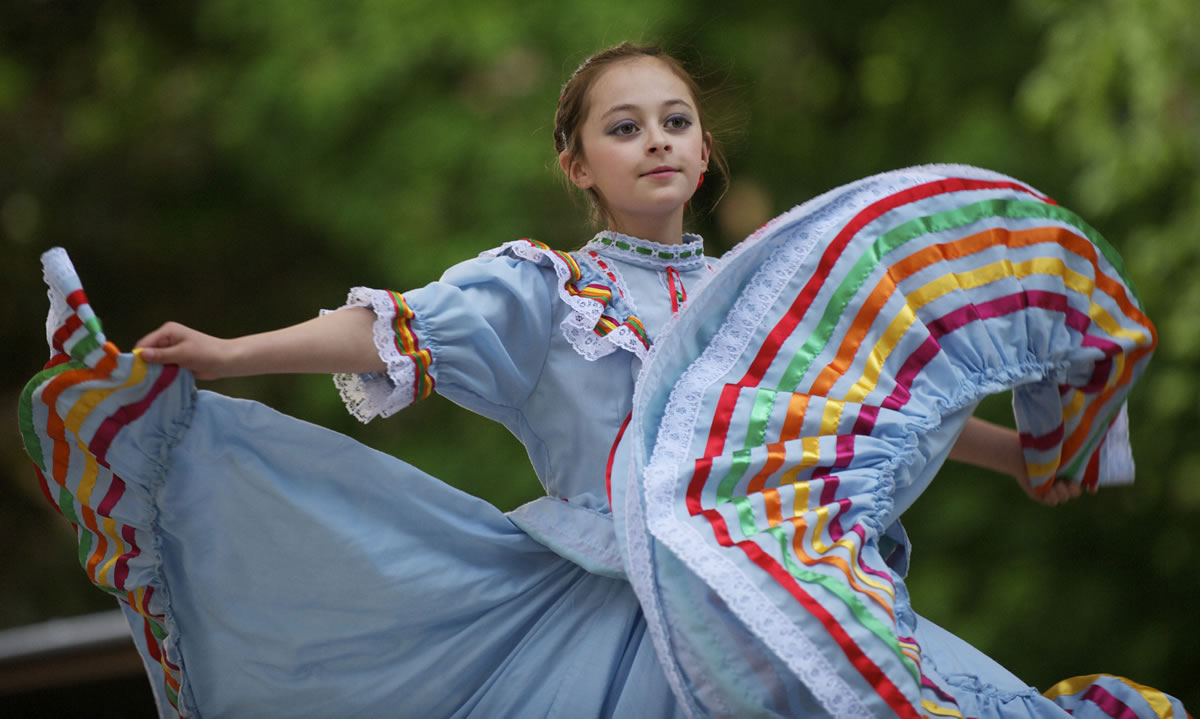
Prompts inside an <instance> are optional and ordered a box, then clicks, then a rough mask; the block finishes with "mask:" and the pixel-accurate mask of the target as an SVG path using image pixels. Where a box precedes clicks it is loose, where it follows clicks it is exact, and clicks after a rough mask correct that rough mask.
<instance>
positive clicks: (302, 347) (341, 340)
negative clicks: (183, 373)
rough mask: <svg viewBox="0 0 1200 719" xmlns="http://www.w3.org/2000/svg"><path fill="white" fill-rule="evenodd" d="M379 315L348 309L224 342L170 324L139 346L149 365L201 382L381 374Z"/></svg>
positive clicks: (175, 323)
mask: <svg viewBox="0 0 1200 719" xmlns="http://www.w3.org/2000/svg"><path fill="white" fill-rule="evenodd" d="M374 322H375V313H374V312H372V311H371V310H369V309H366V308H364V307H348V308H345V309H341V310H338V311H337V312H330V313H329V314H327V315H322V316H320V317H316V318H314V319H311V320H308V321H307V322H301V323H300V324H298V325H292V326H291V327H285V328H283V329H280V330H274V331H272V332H263V333H261V334H255V335H246V336H245V337H237V338H235V339H221V338H218V337H213V336H211V335H206V334H204V333H203V332H198V331H196V330H194V329H192V328H190V327H186V326H184V325H181V324H179V323H178V322H168V323H166V324H165V325H163V326H162V327H159V328H158V329H156V330H154V331H153V332H151V333H150V334H148V335H146V336H145V337H143V338H142V339H141V340H139V341H138V343H137V348H140V350H141V355H142V358H143V359H144V360H146V361H147V362H152V363H155V364H177V365H179V366H181V367H184V368H185V369H189V370H191V371H192V372H194V373H195V375H196V377H197V378H198V379H220V378H222V377H243V376H246V375H255V374H286V373H304V372H311V373H335V372H345V373H355V372H383V371H385V370H386V369H387V368H386V366H385V365H384V363H383V360H382V359H380V358H379V353H378V352H377V351H376V349H375V342H374V338H373V329H372V327H373V324H374Z"/></svg>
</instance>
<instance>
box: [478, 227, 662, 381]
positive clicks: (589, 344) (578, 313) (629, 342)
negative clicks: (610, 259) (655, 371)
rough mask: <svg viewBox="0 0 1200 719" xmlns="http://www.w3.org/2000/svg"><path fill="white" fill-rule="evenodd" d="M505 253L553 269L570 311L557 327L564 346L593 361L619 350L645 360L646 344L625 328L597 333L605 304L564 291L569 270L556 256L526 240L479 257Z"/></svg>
mask: <svg viewBox="0 0 1200 719" xmlns="http://www.w3.org/2000/svg"><path fill="white" fill-rule="evenodd" d="M506 253H507V254H510V255H512V256H513V257H517V258H519V259H522V260H529V261H530V262H536V263H538V264H546V263H549V264H550V266H552V267H553V268H554V272H555V274H556V275H557V276H558V283H557V286H558V297H559V299H561V300H562V301H563V302H565V303H566V304H567V306H568V307H570V308H571V310H572V311H571V314H569V315H567V317H566V318H565V319H564V320H563V321H562V323H561V324H560V325H559V328H560V329H561V330H562V333H563V337H565V338H566V340H567V343H568V344H570V345H571V347H572V348H573V349H574V350H575V351H576V352H578V353H579V355H580V356H581V357H583V358H584V359H586V360H589V361H594V360H597V359H600V358H601V357H604V356H606V355H610V354H612V353H613V352H615V351H616V350H618V349H622V350H626V351H627V352H631V353H633V355H634V356H636V357H637V358H638V359H640V360H644V359H645V358H646V345H645V344H643V343H642V340H641V338H639V337H638V336H637V334H636V333H634V331H633V330H632V329H630V328H629V327H628V326H625V325H620V326H618V327H617V328H616V329H614V330H612V331H611V332H609V333H608V334H606V335H604V336H603V337H601V336H600V335H598V334H596V331H595V328H596V325H597V324H598V323H599V322H600V316H601V315H602V314H603V313H604V308H605V305H604V304H602V303H600V302H597V301H595V300H593V299H589V298H587V297H580V296H577V295H572V294H571V293H570V292H568V291H567V283H568V282H570V281H571V268H570V267H569V266H568V265H567V263H566V261H565V260H563V259H562V258H561V257H559V256H558V254H557V253H555V252H554V251H553V250H549V249H544V248H541V247H538V246H537V245H534V244H532V243H531V242H529V241H528V240H516V241H513V242H506V243H504V244H503V245H500V246H499V247H497V248H495V249H492V250H488V251H486V252H484V253H482V254H481V255H480V256H481V257H497V256H500V255H503V254H506ZM576 262H578V259H577V260H576ZM588 268H589V269H592V266H591V265H589V266H588ZM602 276H603V275H601V277H602ZM596 279H599V278H596ZM604 284H607V282H606V283H604ZM614 302H616V298H614Z"/></svg>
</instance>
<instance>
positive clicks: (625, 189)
mask: <svg viewBox="0 0 1200 719" xmlns="http://www.w3.org/2000/svg"><path fill="white" fill-rule="evenodd" d="M699 119H700V118H699V113H698V112H697V107H696V100H695V98H693V97H692V94H691V92H690V91H689V90H688V87H687V85H685V84H684V82H683V81H682V80H680V79H679V77H677V76H676V75H675V73H674V72H672V71H671V70H670V69H669V68H668V67H667V66H666V65H664V64H663V63H662V62H660V61H659V60H656V59H654V58H652V57H645V58H636V59H631V60H626V61H622V62H620V63H617V64H615V65H613V66H612V67H609V68H608V69H606V70H605V71H604V72H603V73H602V74H601V75H600V76H599V77H598V78H596V81H595V83H594V84H593V85H592V87H591V90H590V92H589V94H588V113H587V117H586V118H585V119H584V122H583V125H582V126H581V128H580V135H579V139H580V148H581V149H580V151H579V152H578V153H576V154H575V155H569V154H568V153H566V152H564V153H563V154H561V155H560V156H559V162H560V163H561V164H562V167H563V170H564V171H565V172H566V173H567V177H568V178H570V180H571V182H573V183H574V184H575V185H576V186H577V187H579V188H581V189H584V190H587V189H592V190H595V191H596V192H597V193H598V194H599V195H600V199H601V201H602V203H603V206H604V209H605V210H606V211H607V214H608V219H609V227H610V229H614V230H618V231H621V232H625V233H627V234H631V235H635V236H639V237H645V238H647V239H657V240H659V241H664V239H665V241H674V242H678V241H679V235H681V234H682V226H683V207H684V204H685V203H686V202H687V201H688V199H689V198H691V196H692V194H693V193H694V192H695V191H696V185H697V184H698V183H699V182H700V176H701V174H703V172H704V171H705V169H707V167H708V155H709V148H710V146H711V139H710V137H709V136H708V135H707V134H706V133H705V132H704V131H703V130H702V129H701V127H700V121H699ZM664 230H666V231H667V232H666V233H664ZM671 233H674V239H673V240H672V239H671V238H670V235H671Z"/></svg>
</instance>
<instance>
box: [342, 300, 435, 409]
mask: <svg viewBox="0 0 1200 719" xmlns="http://www.w3.org/2000/svg"><path fill="white" fill-rule="evenodd" d="M347 307H366V308H368V309H370V310H372V311H373V312H374V313H375V323H374V325H373V335H374V339H375V349H376V350H377V351H378V352H379V357H380V359H382V360H383V361H384V364H386V365H387V372H386V373H384V372H369V373H361V374H335V375H333V384H334V386H336V387H337V388H338V393H339V394H340V395H341V397H342V402H344V403H345V405H346V411H347V412H349V413H350V414H351V415H352V416H353V417H354V418H355V419H357V420H358V421H360V422H364V423H365V422H370V421H371V420H372V419H375V418H376V417H390V416H391V415H393V414H395V413H397V412H399V411H400V410H402V409H404V408H405V407H407V406H408V405H410V404H412V403H413V402H414V401H416V389H415V388H416V381H417V363H416V360H414V359H413V358H412V357H411V356H409V355H407V354H404V353H403V352H401V351H400V348H399V347H397V346H396V340H395V329H394V323H395V320H396V303H395V301H394V300H393V299H392V295H391V293H389V292H386V291H384V290H373V289H370V288H367V287H355V288H353V289H351V290H350V294H349V295H348V296H347V297H346V304H344V305H342V306H341V307H339V308H338V309H345V308H347ZM331 311H332V312H336V311H337V310H322V312H321V314H328V313H329V312H331Z"/></svg>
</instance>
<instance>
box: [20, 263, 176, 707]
mask: <svg viewBox="0 0 1200 719" xmlns="http://www.w3.org/2000/svg"><path fill="white" fill-rule="evenodd" d="M55 252H60V253H61V252H62V251H61V250H51V253H55ZM48 254H50V253H48ZM63 259H64V260H65V255H64V256H63ZM68 267H69V265H68ZM47 279H48V280H51V287H52V289H51V291H52V292H59V293H60V299H61V300H64V301H65V306H66V307H68V308H69V312H68V313H65V316H63V317H61V321H60V322H59V323H57V326H56V328H55V329H54V331H53V333H52V337H51V345H52V347H53V351H54V354H53V356H52V357H51V359H50V361H49V362H48V363H47V364H46V368H45V369H44V370H43V371H42V372H40V373H39V374H37V375H36V376H35V377H34V378H33V379H32V380H31V381H30V382H29V383H28V384H27V385H26V387H25V390H24V392H23V393H22V394H21V399H20V405H19V408H18V417H19V424H20V428H21V434H22V437H23V439H24V442H25V448H26V451H27V452H28V453H29V456H30V457H31V458H32V459H33V462H34V465H35V471H36V474H37V478H38V482H39V484H40V486H41V489H42V493H43V494H44V495H45V497H46V499H47V501H49V502H50V503H51V505H53V506H54V507H55V508H56V509H57V510H58V511H59V513H61V514H62V516H63V517H64V518H66V520H67V521H68V522H70V523H71V525H72V526H73V527H74V529H75V534H76V537H77V547H78V556H79V563H80V565H82V566H83V568H84V571H85V572H86V573H87V576H88V578H89V579H90V580H91V581H92V582H93V583H94V584H95V585H96V586H98V587H100V588H101V589H103V590H105V591H107V592H109V593H111V594H113V595H115V596H116V597H117V598H118V599H119V600H120V601H121V602H122V603H124V604H125V605H127V606H128V608H129V609H130V610H132V612H134V613H136V615H140V617H141V623H142V631H141V632H140V633H139V634H140V635H141V636H135V642H137V643H138V644H139V645H141V646H142V648H143V649H144V653H145V654H146V655H147V656H149V657H151V658H152V659H153V660H154V661H155V662H157V663H158V666H159V668H161V672H160V673H159V672H156V673H159V674H160V677H159V679H160V680H161V682H162V686H163V689H164V691H165V695H166V697H167V699H168V700H169V701H170V703H171V705H172V706H174V707H176V709H177V710H178V707H179V691H180V682H181V671H180V668H179V666H178V665H177V664H176V663H174V662H172V661H171V660H170V659H169V658H168V656H167V655H168V652H167V651H165V650H164V643H165V641H166V640H167V634H168V631H167V625H166V622H165V611H164V607H165V601H164V600H163V597H162V596H161V592H156V590H155V586H156V585H157V586H161V583H159V582H158V581H157V577H156V570H155V568H154V567H155V564H156V562H155V561H154V560H153V558H152V555H154V554H155V550H154V542H153V539H152V535H151V524H152V521H153V520H152V518H150V517H146V516H141V515H140V514H139V512H140V511H144V510H139V509H138V508H139V507H144V506H150V505H149V502H146V501H145V500H146V498H145V497H141V498H134V499H141V500H142V501H141V502H139V501H134V499H131V498H130V495H132V494H133V493H135V492H139V491H144V490H142V489H140V488H138V487H136V486H135V485H132V484H127V483H126V482H125V481H124V480H122V479H121V478H120V477H119V476H117V475H116V474H115V473H114V472H113V470H112V469H111V468H110V467H109V464H108V453H109V449H110V447H111V445H112V443H113V439H114V437H116V435H117V433H119V432H120V431H121V429H122V428H124V427H125V426H126V425H128V424H129V423H131V422H133V421H135V420H137V419H138V418H139V417H141V416H142V415H143V414H144V413H145V412H146V410H147V409H148V408H149V407H150V405H151V404H152V403H153V402H154V401H155V399H156V398H157V397H158V396H159V395H160V394H161V393H162V392H163V390H164V389H165V388H166V387H167V386H168V385H170V384H171V383H172V382H173V381H174V380H175V378H176V376H177V375H178V373H179V369H178V367H176V366H174V365H166V366H163V365H148V364H147V363H146V362H144V361H143V360H142V359H141V357H140V356H138V355H137V354H133V355H129V354H124V355H123V354H120V353H119V352H118V351H117V348H116V347H115V346H114V345H113V344H112V343H111V342H108V341H106V339H105V337H104V333H103V331H102V330H101V327H100V322H99V320H98V319H97V318H96V316H95V314H94V313H93V311H92V308H91V306H90V305H89V304H88V301H87V298H86V297H85V296H84V293H83V290H82V289H81V288H80V287H79V282H78V279H77V278H75V277H74V276H73V272H72V273H70V274H69V275H68V276H65V277H63V276H58V277H54V278H51V277H50V276H49V269H48V277H47ZM39 435H41V438H40V439H39ZM46 440H49V441H46ZM125 500H129V501H125ZM129 513H133V514H132V515H131V514H129ZM126 614H127V615H128V614H129V612H128V611H127V612H126Z"/></svg>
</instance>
